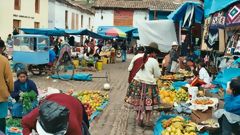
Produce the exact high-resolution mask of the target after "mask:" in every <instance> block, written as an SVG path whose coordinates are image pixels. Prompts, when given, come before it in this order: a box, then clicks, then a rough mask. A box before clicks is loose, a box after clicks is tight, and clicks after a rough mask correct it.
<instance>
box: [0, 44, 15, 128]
mask: <svg viewBox="0 0 240 135" xmlns="http://www.w3.org/2000/svg"><path fill="white" fill-rule="evenodd" d="M4 48H5V43H4V41H3V40H0V65H1V66H0V108H1V111H0V130H1V131H2V132H5V128H6V119H5V118H6V116H7V112H8V97H9V96H10V93H11V92H12V91H13V77H12V72H11V69H10V65H9V62H8V60H7V58H6V57H4V56H3V55H2V53H3V49H4Z"/></svg>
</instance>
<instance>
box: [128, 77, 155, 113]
mask: <svg viewBox="0 0 240 135" xmlns="http://www.w3.org/2000/svg"><path fill="white" fill-rule="evenodd" d="M126 102H127V103H129V104H131V105H133V106H134V107H135V109H136V110H138V109H140V108H141V109H144V110H155V109H158V108H159V105H160V97H159V94H158V88H157V85H149V84H144V83H141V82H138V81H136V80H133V81H132V82H131V83H130V84H129V88H128V91H127V96H126Z"/></svg>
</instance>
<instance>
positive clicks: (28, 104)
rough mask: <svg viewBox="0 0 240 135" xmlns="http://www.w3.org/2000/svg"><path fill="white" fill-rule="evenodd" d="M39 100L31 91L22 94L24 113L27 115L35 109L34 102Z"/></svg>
mask: <svg viewBox="0 0 240 135" xmlns="http://www.w3.org/2000/svg"><path fill="white" fill-rule="evenodd" d="M35 100H37V94H36V93H35V92H34V91H33V90H31V91H30V92H23V93H21V94H20V101H21V102H22V104H23V112H24V113H27V112H29V111H31V110H32V109H33V107H32V102H33V101H35Z"/></svg>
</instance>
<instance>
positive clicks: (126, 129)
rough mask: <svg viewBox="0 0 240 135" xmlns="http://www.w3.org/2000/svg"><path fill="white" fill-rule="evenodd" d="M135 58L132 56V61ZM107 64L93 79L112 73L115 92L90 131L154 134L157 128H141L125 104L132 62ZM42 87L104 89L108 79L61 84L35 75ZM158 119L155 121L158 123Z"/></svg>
mask: <svg viewBox="0 0 240 135" xmlns="http://www.w3.org/2000/svg"><path fill="white" fill-rule="evenodd" d="M131 57H132V56H130V58H131ZM130 58H129V60H128V61H127V62H125V63H121V62H120V61H118V62H117V63H116V64H108V65H104V71H101V72H96V73H93V76H104V75H105V72H106V71H107V72H109V76H110V84H111V87H112V89H111V91H110V93H109V97H110V102H109V105H108V106H107V107H106V109H105V110H104V111H103V113H102V114H101V116H99V117H98V118H96V120H94V121H93V122H92V124H91V128H90V132H91V134H92V135H152V134H153V132H152V131H153V128H141V127H139V126H137V125H136V124H135V123H136V121H135V118H136V116H135V115H136V114H135V112H134V111H132V110H130V109H128V108H127V107H125V106H126V104H125V103H124V98H125V94H126V91H127V87H128V83H127V79H128V72H127V67H128V65H129V62H130ZM30 78H31V79H33V80H35V82H36V83H37V86H38V87H40V88H46V87H54V88H58V89H61V90H67V89H74V90H79V91H81V90H101V89H102V87H103V84H104V83H105V82H106V80H105V79H99V78H95V79H93V81H91V82H79V81H60V80H57V82H55V81H53V80H52V79H49V80H47V81H46V77H35V76H31V77H30ZM155 119H156V118H154V120H153V121H155Z"/></svg>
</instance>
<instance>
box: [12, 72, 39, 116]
mask: <svg viewBox="0 0 240 135" xmlns="http://www.w3.org/2000/svg"><path fill="white" fill-rule="evenodd" d="M17 78H18V79H17V80H16V81H15V82H14V91H13V92H12V93H11V97H12V99H14V100H15V101H14V100H12V101H11V102H9V107H10V108H9V109H10V110H11V114H12V116H13V117H19V118H21V117H22V116H24V115H26V114H27V113H28V112H26V111H24V108H23V104H22V102H21V101H20V95H21V93H24V92H30V91H34V92H35V93H36V95H38V90H37V86H36V84H35V83H34V82H33V81H32V80H30V79H28V75H27V72H26V71H19V72H18V73H17ZM37 104H38V102H37V100H35V101H32V109H34V108H35V107H36V106H37Z"/></svg>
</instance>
